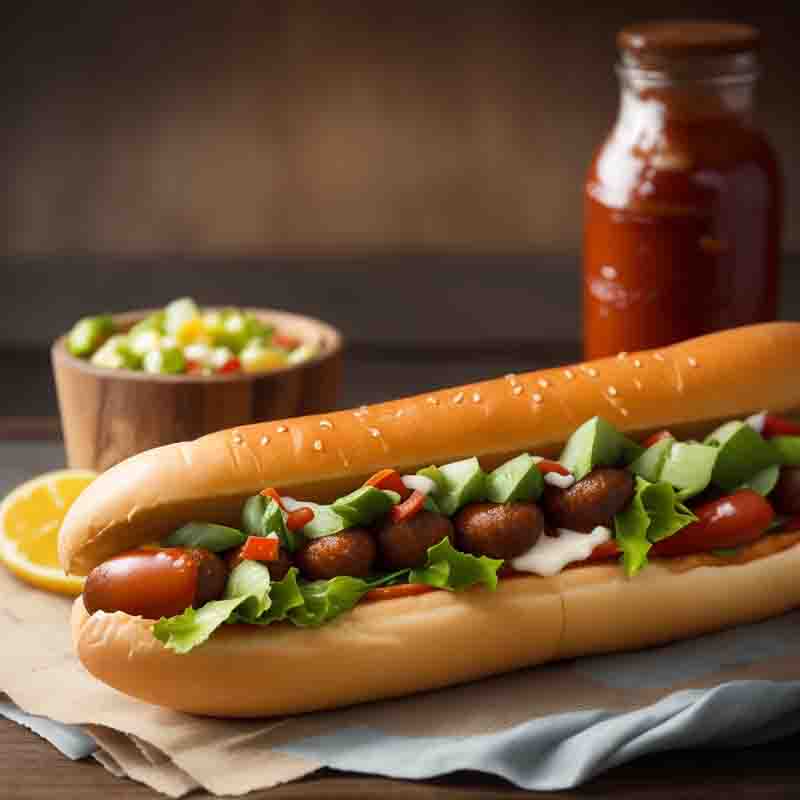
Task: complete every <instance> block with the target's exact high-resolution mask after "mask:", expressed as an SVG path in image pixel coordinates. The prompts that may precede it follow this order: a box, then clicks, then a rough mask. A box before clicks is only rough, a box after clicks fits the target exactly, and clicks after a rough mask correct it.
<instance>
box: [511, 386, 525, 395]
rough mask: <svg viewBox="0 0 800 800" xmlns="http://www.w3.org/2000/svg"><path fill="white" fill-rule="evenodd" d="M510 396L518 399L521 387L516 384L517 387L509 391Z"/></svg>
mask: <svg viewBox="0 0 800 800" xmlns="http://www.w3.org/2000/svg"><path fill="white" fill-rule="evenodd" d="M511 394H513V395H515V396H516V397H519V396H520V395H521V394H522V387H521V386H520V385H519V384H517V385H516V386H515V387H514V388H513V389H512V390H511Z"/></svg>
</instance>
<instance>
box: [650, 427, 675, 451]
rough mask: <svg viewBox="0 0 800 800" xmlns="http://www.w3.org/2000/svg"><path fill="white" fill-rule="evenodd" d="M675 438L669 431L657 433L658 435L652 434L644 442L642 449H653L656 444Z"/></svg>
mask: <svg viewBox="0 0 800 800" xmlns="http://www.w3.org/2000/svg"><path fill="white" fill-rule="evenodd" d="M674 438H675V437H674V436H673V435H672V434H671V433H670V432H669V431H668V430H663V431H657V432H656V433H651V434H650V435H649V436H648V437H647V438H646V439H645V440H644V441H643V442H642V447H644V448H645V449H647V448H648V447H652V446H653V445H654V444H655V443H656V442H660V441H661V440H662V439H674Z"/></svg>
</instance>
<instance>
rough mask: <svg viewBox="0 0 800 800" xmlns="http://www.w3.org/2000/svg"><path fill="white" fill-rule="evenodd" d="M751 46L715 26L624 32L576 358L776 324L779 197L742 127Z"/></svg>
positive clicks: (590, 188) (744, 36) (764, 149)
mask: <svg viewBox="0 0 800 800" xmlns="http://www.w3.org/2000/svg"><path fill="white" fill-rule="evenodd" d="M757 44H758V32H757V31H756V30H755V29H753V28H751V27H749V26H743V25H726V24H721V23H713V24H712V23H659V24H651V25H641V26H636V27H632V28H626V29H625V30H623V31H622V32H621V34H620V36H619V46H620V49H621V51H622V63H621V65H620V67H619V74H620V80H621V83H622V99H621V105H620V111H619V116H618V118H617V122H616V124H615V126H614V128H613V130H612V131H611V133H610V135H609V137H608V139H607V140H606V141H605V143H604V144H603V145H602V146H601V147H600V149H599V150H598V152H597V154H596V155H595V158H594V160H593V162H592V165H591V167H590V169H589V175H588V178H587V182H586V187H585V240H584V289H583V297H584V352H585V355H586V357H587V358H599V357H601V356H606V355H612V354H614V353H617V352H619V351H621V350H626V351H629V350H639V349H645V348H651V347H659V346H662V345H666V344H669V343H670V342H674V341H679V340H681V339H686V338H689V337H691V336H697V335H700V334H702V333H707V332H710V331H714V330H719V329H722V328H728V327H733V326H736V325H743V324H748V323H754V322H762V321H766V320H770V319H774V318H775V315H776V304H777V280H778V259H779V247H780V229H781V203H782V198H781V185H780V176H779V172H778V165H777V160H776V157H775V154H774V153H773V150H772V148H771V146H770V144H769V142H768V141H767V139H766V137H765V136H764V134H763V133H762V132H761V131H760V130H759V129H758V128H757V127H756V125H755V123H754V120H753V88H754V83H755V78H756V72H757V63H756V56H755V49H756V47H757Z"/></svg>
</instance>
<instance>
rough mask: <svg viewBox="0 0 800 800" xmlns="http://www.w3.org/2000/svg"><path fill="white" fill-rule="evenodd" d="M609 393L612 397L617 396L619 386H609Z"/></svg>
mask: <svg viewBox="0 0 800 800" xmlns="http://www.w3.org/2000/svg"><path fill="white" fill-rule="evenodd" d="M608 394H609V396H610V397H616V396H617V388H616V386H609V387H608Z"/></svg>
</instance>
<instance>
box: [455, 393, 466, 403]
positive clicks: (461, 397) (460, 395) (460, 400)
mask: <svg viewBox="0 0 800 800" xmlns="http://www.w3.org/2000/svg"><path fill="white" fill-rule="evenodd" d="M453 402H454V403H455V404H456V405H458V403H463V402H464V392H459V393H458V394H457V395H456V396H455V397H454V398H453Z"/></svg>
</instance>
